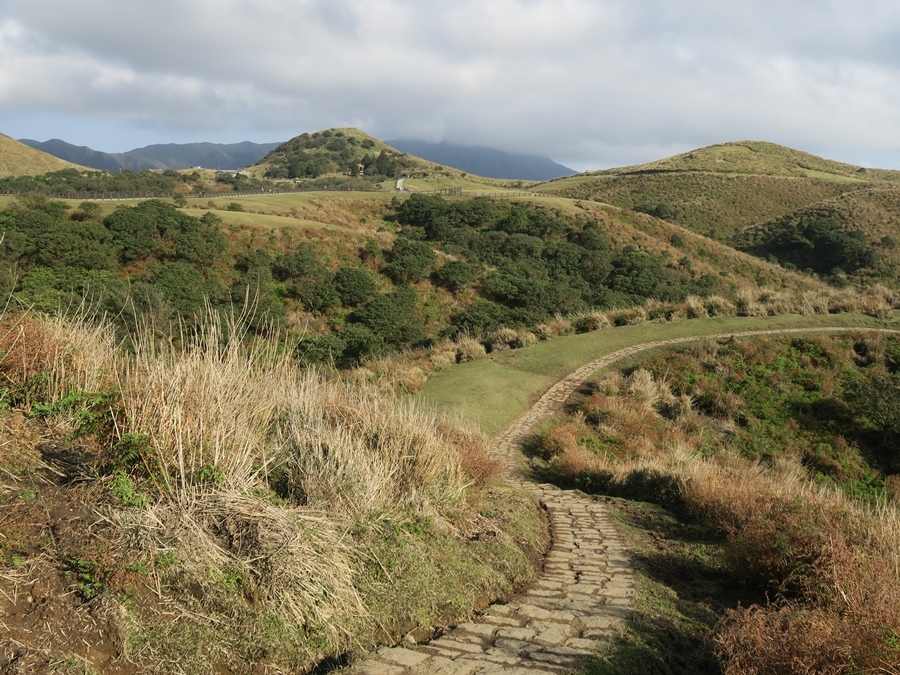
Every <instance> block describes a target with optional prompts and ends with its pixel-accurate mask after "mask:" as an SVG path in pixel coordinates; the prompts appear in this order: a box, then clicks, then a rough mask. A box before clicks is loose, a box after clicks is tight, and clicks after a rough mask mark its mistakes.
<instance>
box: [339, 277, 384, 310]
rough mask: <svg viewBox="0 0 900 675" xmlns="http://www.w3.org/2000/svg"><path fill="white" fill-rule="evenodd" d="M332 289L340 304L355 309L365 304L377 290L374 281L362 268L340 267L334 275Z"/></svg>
mask: <svg viewBox="0 0 900 675" xmlns="http://www.w3.org/2000/svg"><path fill="white" fill-rule="evenodd" d="M333 283H334V288H335V291H336V292H337V295H338V297H339V298H340V300H341V304H342V305H344V306H345V307H357V306H359V305H362V304H363V303H365V302H367V301H368V300H370V299H371V298H372V296H374V295H375V293H376V292H377V290H378V287H377V285H376V284H375V280H374V279H373V278H372V275H371V274H370V273H369V271H368V270H367V269H365V268H363V267H340V268H338V270H337V271H336V272H335V273H334V282H333Z"/></svg>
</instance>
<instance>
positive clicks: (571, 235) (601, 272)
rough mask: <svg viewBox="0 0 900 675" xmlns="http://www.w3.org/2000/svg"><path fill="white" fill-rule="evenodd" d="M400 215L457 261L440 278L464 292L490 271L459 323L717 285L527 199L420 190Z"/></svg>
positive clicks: (532, 316)
mask: <svg viewBox="0 0 900 675" xmlns="http://www.w3.org/2000/svg"><path fill="white" fill-rule="evenodd" d="M397 221H398V222H399V223H400V224H401V225H403V226H404V229H403V230H402V231H401V235H406V236H407V237H410V238H415V237H420V238H424V239H426V240H428V241H430V242H433V243H434V244H435V245H437V246H439V247H440V248H441V249H443V250H444V251H445V252H447V253H449V254H452V255H455V256H457V257H458V258H460V260H457V261H452V262H448V263H446V264H445V265H444V266H443V267H441V268H440V269H439V270H437V272H435V275H434V278H435V281H436V282H437V283H439V284H441V285H444V286H446V287H447V288H449V289H450V290H453V291H459V290H462V289H464V288H466V287H467V286H468V285H469V284H471V283H472V282H473V281H474V280H475V278H476V275H477V274H478V271H479V270H482V269H483V270H486V271H485V272H484V274H483V276H482V280H481V283H480V284H479V285H478V290H479V291H480V294H481V295H482V300H480V301H479V302H476V303H474V304H471V305H470V306H469V307H467V308H466V309H464V310H463V311H462V312H460V313H459V314H457V315H456V317H454V319H453V323H454V325H455V326H456V329H457V330H476V331H480V332H481V331H485V332H487V331H490V330H493V329H495V328H497V327H499V326H501V325H514V326H515V325H534V324H536V323H539V322H541V321H543V320H546V319H547V318H549V317H550V316H553V315H554V314H557V313H561V314H567V313H575V312H580V311H585V310H588V309H591V308H608V307H614V306H626V305H630V304H635V303H641V302H643V301H644V300H646V299H648V298H655V299H659V300H666V301H679V300H683V299H684V298H685V297H687V296H688V295H690V294H709V293H712V292H715V291H717V290H719V289H718V284H717V282H716V281H715V280H714V279H713V278H712V277H700V278H697V279H694V278H692V276H691V274H690V273H689V272H687V271H685V270H683V269H679V268H678V266H676V265H672V264H671V261H668V260H667V259H665V258H663V257H661V256H658V255H654V254H652V253H648V252H644V251H639V250H637V249H634V248H626V249H624V250H620V251H617V250H614V249H613V246H612V244H611V242H610V239H609V237H608V236H607V235H606V233H605V232H604V231H603V230H601V229H600V228H599V227H598V226H597V224H596V223H594V222H592V221H590V220H587V219H584V218H572V217H568V216H563V215H561V214H558V213H551V212H548V211H546V210H543V209H541V208H539V207H536V206H533V205H530V204H521V203H516V202H499V201H492V200H489V199H486V198H475V199H471V200H466V201H447V200H444V199H442V198H441V197H438V196H432V195H413V196H412V197H410V198H409V199H408V200H406V201H405V202H403V203H402V204H400V205H399V206H398V208H397ZM414 245H415V246H416V247H417V249H418V248H421V246H422V245H421V244H419V243H417V242H411V243H408V244H407V243H403V239H401V240H400V241H399V242H398V244H397V246H396V247H395V250H397V248H401V250H403V251H405V250H406V249H407V248H412V247H413V246H414ZM404 255H406V254H404ZM422 267H424V263H423V265H422ZM410 280H412V279H410Z"/></svg>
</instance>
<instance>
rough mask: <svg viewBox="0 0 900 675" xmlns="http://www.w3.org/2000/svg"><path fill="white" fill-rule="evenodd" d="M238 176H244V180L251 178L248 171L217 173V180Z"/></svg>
mask: <svg viewBox="0 0 900 675" xmlns="http://www.w3.org/2000/svg"><path fill="white" fill-rule="evenodd" d="M237 176H243V177H244V178H250V173H249V172H247V171H221V170H217V171H216V180H224V179H226V178H236V177H237Z"/></svg>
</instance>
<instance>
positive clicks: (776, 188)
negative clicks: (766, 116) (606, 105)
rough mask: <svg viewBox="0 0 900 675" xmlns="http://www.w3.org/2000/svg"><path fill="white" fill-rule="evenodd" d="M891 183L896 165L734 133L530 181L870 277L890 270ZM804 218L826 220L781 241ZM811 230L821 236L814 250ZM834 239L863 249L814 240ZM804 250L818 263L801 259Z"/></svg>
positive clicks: (825, 269) (737, 243)
mask: <svg viewBox="0 0 900 675" xmlns="http://www.w3.org/2000/svg"><path fill="white" fill-rule="evenodd" d="M898 187H900V172H898V171H889V170H884V169H871V168H864V167H858V166H853V165H849V164H844V163H841V162H835V161H832V160H828V159H824V158H821V157H817V156H815V155H811V154H809V153H806V152H802V151H799V150H793V149H791V148H786V147H783V146H779V145H775V144H773V143H762V142H757V141H741V142H735V143H723V144H719V145H713V146H709V147H707V148H700V149H697V150H693V151H691V152H687V153H683V154H680V155H675V156H673V157H668V158H664V159H660V160H657V161H654V162H649V163H647V164H641V165H638V166H629V167H622V168H617V169H609V170H604V171H598V172H590V173H585V174H580V175H578V176H575V177H572V178H566V179H561V180H556V181H552V182H550V183H546V184H544V185H541V186H539V187H538V188H536V190H539V191H541V192H547V193H551V194H557V195H560V196H565V197H568V198H579V199H590V200H594V201H599V202H604V203H608V204H612V205H615V206H618V207H620V208H624V209H628V210H630V211H638V212H643V213H646V214H648V215H651V216H653V217H655V218H659V219H662V220H666V221H669V222H672V223H676V224H678V225H680V226H682V227H684V228H687V229H690V230H692V231H694V232H698V233H701V234H704V235H706V236H709V237H712V238H714V239H717V240H719V241H721V242H723V243H726V244H728V245H730V246H733V247H736V248H739V249H741V250H745V251H748V252H751V253H754V254H756V255H761V256H764V257H767V258H769V259H770V260H773V261H780V262H783V263H785V264H787V265H788V266H789V267H792V268H793V267H796V266H799V268H800V269H806V270H809V271H811V272H815V273H817V274H821V275H827V276H834V275H835V274H838V275H841V274H846V273H850V274H853V275H855V276H856V277H858V278H860V279H868V280H870V281H871V280H873V279H885V278H889V279H893V280H896V276H897V269H898V268H897V262H898V261H900V256H898V254H897V252H896V251H895V243H894V242H895V235H896V230H895V227H896V225H897V219H896V216H895V214H896V213H897V212H898V211H900V190H898V189H897V188H898ZM813 222H817V223H825V225H824V226H822V227H824V230H823V232H824V233H821V232H820V233H819V234H817V235H815V236H813V235H810V236H813V239H809V238H808V237H807V240H806V243H805V244H804V243H803V242H802V241H793V242H792V241H790V239H791V238H792V237H794V235H793V234H790V233H791V232H794V231H795V230H796V229H797V227H798V225H801V224H803V223H813ZM803 227H805V226H803ZM818 227H819V225H815V228H818ZM785 228H787V229H785ZM815 228H814V229H815ZM801 229H802V228H801ZM819 229H822V228H819ZM789 235H790V236H789ZM794 238H796V237H794ZM800 238H801V239H802V236H800ZM814 239H816V240H817V241H818V242H819V246H820V249H819V252H818V253H817V254H815V255H814V254H813V253H812V250H813V249H814V248H815V243H814V242H813V240H814ZM833 240H837V241H838V247H843V248H848V247H849V248H854V247H855V246H857V245H859V246H861V247H862V248H863V249H864V250H863V251H862V254H861V255H858V254H857V253H858V252H857V253H852V254H851V255H849V257H848V256H845V255H844V254H843V253H841V254H839V255H838V258H839V260H838V259H835V258H834V257H833V256H831V255H823V254H822V251H823V250H824V249H822V248H821V247H822V246H826V247H827V246H831V244H832V243H834V242H833ZM851 240H852V241H851ZM829 242H831V243H829ZM798 246H799V247H800V249H803V250H798V249H797V247H798ZM810 256H813V257H817V258H818V259H819V260H818V263H817V264H810V261H811V258H810Z"/></svg>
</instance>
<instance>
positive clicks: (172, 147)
mask: <svg viewBox="0 0 900 675" xmlns="http://www.w3.org/2000/svg"><path fill="white" fill-rule="evenodd" d="M20 143H23V144H25V145H28V146H30V147H32V148H35V149H36V150H40V151H42V152H46V153H47V154H50V155H53V156H54V157H58V158H60V159H64V160H66V161H68V162H73V163H75V164H80V165H82V166H86V167H90V168H92V169H99V170H101V171H120V170H122V169H129V170H131V171H145V170H147V169H175V170H178V169H190V168H191V167H194V166H202V167H204V168H206V169H242V168H244V167H245V166H250V165H251V164H254V163H256V162H257V161H259V160H260V159H261V158H262V157H265V155H266V154H267V153H269V152H270V151H271V150H273V149H275V148H276V147H278V143H251V142H249V141H244V142H243V143H227V144H222V143H184V144H177V143H167V144H158V145H148V146H147V147H144V148H138V149H136V150H129V151H128V152H116V153H112V152H99V151H97V150H92V149H91V148H88V147H86V146H83V145H72V144H71V143H66V142H65V141H62V140H59V139H58V138H54V139H51V140H49V141H43V142H41V141H33V140H30V139H27V138H25V139H22V140H21V141H20Z"/></svg>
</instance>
